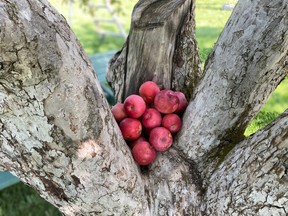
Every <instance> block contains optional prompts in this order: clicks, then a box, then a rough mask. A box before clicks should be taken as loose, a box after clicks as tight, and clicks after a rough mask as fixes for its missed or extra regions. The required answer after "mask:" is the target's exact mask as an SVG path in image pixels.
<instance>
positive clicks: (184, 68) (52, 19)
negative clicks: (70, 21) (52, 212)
mask: <svg viewBox="0 0 288 216" xmlns="http://www.w3.org/2000/svg"><path fill="white" fill-rule="evenodd" d="M286 14H287V0H284V1H283V0H274V1H268V0H262V1H260V0H256V1H245V0H242V1H241V0H240V1H239V3H238V4H237V6H236V8H235V10H234V12H233V14H232V16H231V18H230V19H229V21H228V22H227V25H226V26H225V29H224V30H223V32H222V34H221V36H220V38H219V39H218V41H217V43H216V44H215V47H214V49H213V51H212V53H211V54H210V56H209V58H208V60H207V62H206V64H205V68H204V71H203V72H202V71H201V66H200V65H201V64H200V60H199V56H198V49H197V44H196V41H195V36H194V24H195V22H194V1H193V0H186V1H184V0H171V1H156V0H145V1H142V0H140V1H139V2H138V3H137V4H136V6H135V8H134V11H133V14H132V27H131V31H130V34H129V37H128V39H127V41H126V44H125V45H124V47H123V49H122V50H121V51H120V52H118V53H117V54H116V55H115V56H114V58H113V59H112V60H111V62H110V67H109V73H108V80H109V82H111V84H112V86H113V88H114V90H115V95H116V98H117V100H118V101H122V100H123V98H125V97H126V96H127V95H129V94H131V93H134V92H135V91H136V89H137V88H138V87H139V85H140V84H141V83H142V82H143V81H145V80H154V81H156V82H157V83H159V84H160V85H161V86H162V87H165V88H172V89H176V90H181V91H183V92H185V94H186V95H187V97H188V98H189V99H190V104H189V106H188V108H187V111H186V112H185V114H184V117H183V127H182V130H181V132H180V133H179V135H178V136H177V138H176V140H175V141H174V144H173V147H172V148H171V149H170V150H169V151H167V152H165V153H164V154H161V155H159V156H158V157H157V159H156V161H155V162H154V163H153V164H152V165H151V166H150V167H149V168H148V169H146V170H141V169H140V168H139V167H138V166H137V165H136V164H135V163H134V161H133V158H132V157H131V154H130V152H129V149H128V147H127V145H126V144H125V142H124V140H123V138H122V136H121V134H120V131H119V128H118V127H117V124H116V122H115V121H114V119H113V117H112V115H111V112H110V108H109V105H108V103H107V101H106V100H105V98H104V96H103V94H102V91H101V88H100V85H99V83H98V81H97V78H96V77H95V73H94V72H93V69H92V66H91V64H90V62H89V60H88V58H87V56H86V55H85V53H84V51H83V50H82V48H81V46H80V44H79V42H78V41H77V38H76V37H75V35H74V34H73V32H72V31H71V29H70V28H69V27H68V25H67V24H66V21H65V20H64V19H63V17H62V16H60V15H59V14H58V13H57V12H56V11H55V9H53V8H52V7H51V6H50V5H49V3H48V2H47V1H46V0H40V1H33V0H21V1H17V0H1V1H0V19H1V22H0V25H1V28H0V38H1V41H0V49H1V52H0V72H1V73H0V84H1V85H0V103H1V105H0V126H1V127H0V128H1V131H0V132H1V135H0V137H1V138H0V149H1V151H0V161H1V163H0V168H1V169H5V170H9V171H11V172H13V173H14V174H16V175H17V176H18V177H19V178H20V179H21V180H22V181H23V182H25V183H26V184H28V185H30V186H31V187H33V188H35V189H36V190H38V191H39V193H40V194H41V196H42V197H44V198H45V199H46V200H48V201H49V202H51V203H52V204H54V205H55V206H57V207H58V208H59V209H60V211H62V212H63V214H65V215H286V214H287V212H288V209H287V206H288V194H287V191H288V190H287V189H288V183H287V181H288V174H287V170H288V154H287V153H288V130H287V129H288V111H286V112H284V113H283V114H282V115H281V116H279V117H278V118H277V119H276V120H275V121H273V122H272V123H271V124H269V125H268V126H266V127H265V128H264V129H262V130H260V131H258V132H257V133H255V134H253V135H251V136H250V137H247V138H245V137H244V136H243V131H244V129H245V127H246V126H247V124H248V123H249V121H250V120H251V119H252V118H253V117H254V116H255V115H256V114H257V112H258V111H259V109H260V108H261V106H262V105H263V104H264V103H265V101H266V100H267V98H268V97H269V95H270V93H271V92H272V91H273V90H274V89H275V88H276V86H277V85H278V84H279V83H280V82H281V80H283V79H284V77H285V76H286V75H287V73H288V70H287V60H288V59H287V50H288V48H287V47H288V46H287V43H288V32H287V26H288V18H287V16H286Z"/></svg>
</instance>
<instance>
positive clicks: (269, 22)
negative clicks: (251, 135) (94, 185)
mask: <svg viewBox="0 0 288 216" xmlns="http://www.w3.org/2000/svg"><path fill="white" fill-rule="evenodd" d="M287 25H288V17H287V1H282V0H279V1H273V2H271V1H268V0H267V1H253V2H250V1H239V3H238V4H237V5H236V7H235V9H234V11H233V13H232V15H231V17H230V19H229V20H228V22H227V24H226V26H225V28H224V30H223V32H222V34H221V36H220V38H219V39H218V41H217V43H216V45H215V47H214V49H213V51H212V53H211V54H210V56H209V58H208V60H207V63H206V65H205V76H204V77H203V79H202V80H201V83H200V84H199V86H198V87H197V90H196V92H195V94H194V98H193V100H192V101H191V103H190V104H189V107H188V108H187V110H186V113H185V116H184V119H185V121H184V123H183V127H182V130H181V132H180V133H179V139H178V142H177V148H179V149H180V150H181V151H182V152H183V153H184V154H185V155H186V156H187V157H188V158H190V159H192V160H194V161H195V162H196V163H198V164H200V166H201V167H203V166H204V167H205V165H204V163H205V160H206V159H207V158H210V157H209V155H215V153H216V154H218V153H220V152H221V151H223V148H224V149H227V150H229V149H231V148H233V146H234V145H235V144H237V143H238V142H239V141H241V140H242V139H243V138H244V135H243V134H244V130H245V128H246V127H247V125H248V123H249V122H250V121H251V119H252V118H253V117H255V116H256V114H257V113H258V111H259V110H260V108H261V107H262V105H263V104H265V102H266V101H267V99H268V97H269V96H270V94H271V93H272V92H273V90H274V89H275V88H276V87H277V85H278V84H279V83H280V82H281V81H282V80H283V79H284V77H285V76H286V75H287V74H288V67H287V61H288V39H287V38H288V31H287ZM191 134H193V136H192V135H191ZM227 150H226V151H227ZM219 151H220V152H219ZM214 159H215V158H213V159H212V160H214ZM203 162H204V163H203ZM200 169H202V168H200Z"/></svg>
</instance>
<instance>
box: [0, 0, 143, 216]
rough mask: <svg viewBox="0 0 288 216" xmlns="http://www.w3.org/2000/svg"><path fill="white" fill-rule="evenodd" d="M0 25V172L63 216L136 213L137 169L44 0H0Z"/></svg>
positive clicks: (85, 66)
mask: <svg viewBox="0 0 288 216" xmlns="http://www.w3.org/2000/svg"><path fill="white" fill-rule="evenodd" d="M0 19H1V21H0V25H1V32H0V39H1V44H0V50H1V52H0V62H1V72H0V92H1V94H0V102H1V106H0V107H1V112H0V125H1V131H0V132H1V135H0V148H1V155H0V156H1V165H0V166H1V167H2V168H4V169H7V170H9V171H12V172H13V173H14V174H16V176H18V177H19V178H20V179H21V180H22V181H24V182H26V183H27V184H29V185H31V186H32V187H34V188H36V189H37V190H38V191H39V192H40V193H41V195H42V196H43V197H44V198H45V199H47V200H48V201H49V202H51V203H53V204H54V205H55V206H57V207H58V208H60V210H61V211H62V212H63V213H65V214H66V215H89V214H91V215H92V214H94V215H96V214H103V215H109V214H112V213H115V214H120V213H122V214H126V213H127V214H132V213H131V212H133V213H138V214H140V213H141V211H142V210H143V209H142V208H141V206H142V205H143V206H145V200H142V199H143V197H142V195H143V193H144V187H143V186H141V185H143V183H142V180H141V178H140V175H139V172H138V168H137V167H136V165H135V164H134V162H133V160H132V158H131V156H130V153H129V150H128V148H127V146H126V144H125V143H124V141H123V139H122V137H121V135H120V132H119V129H118V127H117V125H116V122H115V121H114V119H113V117H112V116H111V113H110V111H109V106H108V103H107V101H106V100H105V98H104V96H103V94H102V92H101V87H100V85H99V83H98V81H97V80H96V78H95V73H94V72H93V69H92V67H91V64H90V63H89V62H88V58H87V57H86V55H85V54H84V52H83V50H82V48H81V46H80V44H79V42H78V41H77V39H76V37H75V35H74V34H73V33H72V31H71V30H70V29H69V27H68V25H67V23H66V21H65V20H64V19H63V17H61V16H60V15H58V13H57V12H56V11H55V10H54V9H53V8H51V6H49V5H48V3H47V2H46V1H44V0H43V1H32V0H31V1H30V0H27V1H18V0H17V1H16V0H15V1H1V2H0ZM116 203H117V204H116ZM139 207H140V208H139Z"/></svg>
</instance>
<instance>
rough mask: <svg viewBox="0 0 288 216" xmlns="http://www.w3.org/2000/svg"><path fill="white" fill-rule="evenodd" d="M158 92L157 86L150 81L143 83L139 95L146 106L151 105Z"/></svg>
mask: <svg viewBox="0 0 288 216" xmlns="http://www.w3.org/2000/svg"><path fill="white" fill-rule="evenodd" d="M158 92H160V88H159V86H158V85H157V84H156V83H155V82H152V81H147V82H144V83H143V84H142V85H141V86H140V88H139V95H140V96H141V97H142V98H143V99H144V101H145V102H146V103H147V104H151V103H153V101H154V98H155V95H156V94H157V93H158Z"/></svg>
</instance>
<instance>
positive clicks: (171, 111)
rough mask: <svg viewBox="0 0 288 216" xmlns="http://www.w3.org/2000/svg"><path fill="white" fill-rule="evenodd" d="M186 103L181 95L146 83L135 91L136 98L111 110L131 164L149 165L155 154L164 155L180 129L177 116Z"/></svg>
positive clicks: (179, 121) (180, 123)
mask: <svg viewBox="0 0 288 216" xmlns="http://www.w3.org/2000/svg"><path fill="white" fill-rule="evenodd" d="M187 105H188V102H187V100H186V98H185V95H184V94H183V93H182V92H177V91H172V90H168V89H164V90H160V88H159V86H158V85H157V84H156V83H154V82H152V81H147V82H145V83H143V84H142V85H141V86H140V88H139V95H136V94H133V95H130V96H128V97H127V98H126V99H125V101H124V103H117V104H116V105H114V106H113V107H112V109H111V111H112V113H113V115H114V117H115V119H116V121H117V122H118V124H119V127H120V130H121V132H122V135H123V137H124V139H125V140H126V142H127V144H128V145H129V147H130V148H131V150H132V155H133V157H134V160H135V161H136V162H137V163H138V164H140V165H148V164H150V163H152V162H153V161H154V159H155V157H156V151H157V152H163V151H166V150H167V149H168V148H169V147H170V146H171V145H172V142H173V136H172V134H173V135H174V134H175V133H177V132H178V131H179V130H180V129H181V126H182V120H181V115H182V114H183V112H184V111H185V109H186V107H187Z"/></svg>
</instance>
